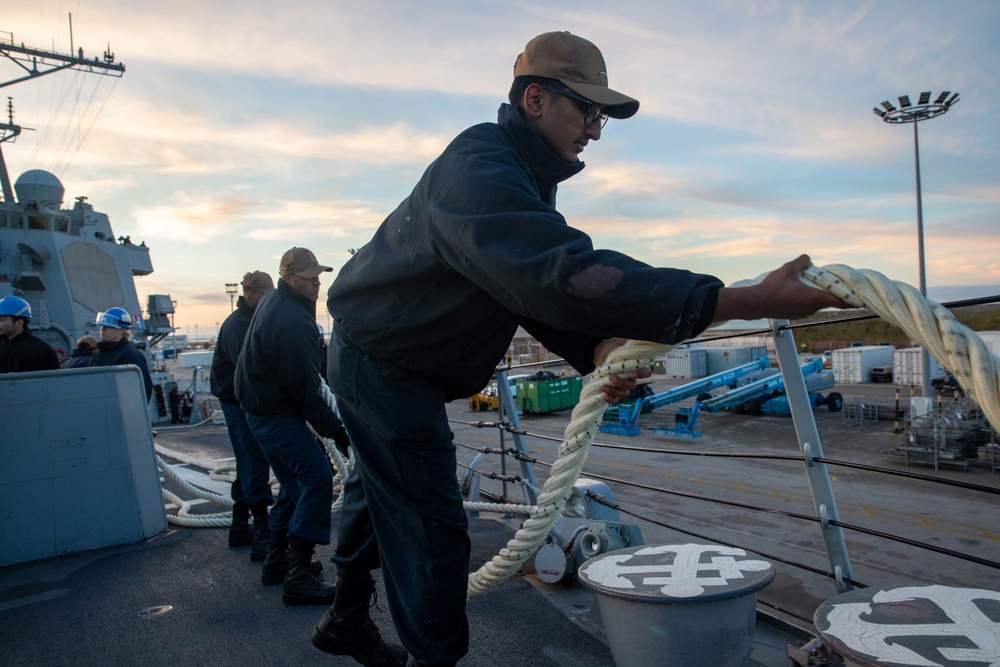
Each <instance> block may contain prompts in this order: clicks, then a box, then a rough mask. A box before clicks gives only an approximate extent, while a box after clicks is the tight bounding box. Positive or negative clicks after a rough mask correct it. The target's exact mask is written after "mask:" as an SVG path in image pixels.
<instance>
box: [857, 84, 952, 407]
mask: <svg viewBox="0 0 1000 667" xmlns="http://www.w3.org/2000/svg"><path fill="white" fill-rule="evenodd" d="M898 99H899V108H898V109H897V108H896V107H894V106H893V105H892V102H889V101H888V100H886V101H885V102H882V105H881V106H882V108H881V109H880V108H878V107H875V108H874V109H872V111H873V112H874V113H875V115H876V116H878V117H879V118H881V119H882V120H884V121H885V122H887V123H890V124H893V125H898V124H901V123H913V158H914V163H915V165H916V173H917V255H918V260H917V261H918V263H919V271H920V294H922V295H923V296H924V297H926V296H927V274H926V271H925V270H924V206H923V201H922V198H921V193H920V142H919V140H918V138H917V124H918V123H919V122H920V121H922V120H927V119H929V118H934V117H936V116H942V115H944V114H945V113H947V112H948V109H950V108H951V106H952V105H953V104H955V103H956V102H958V93H952V92H951V91H950V90H946V91H945V92H943V93H941V94H940V95H938V96H937V99H935V100H934V101H933V102H931V92H930V91H926V92H923V93H920V97H919V98H918V100H917V103H916V104H913V103H912V102H911V101H910V96H909V95H900V96H899V98H898ZM930 362H931V355H930V353H929V352H928V351H927V348H926V347H925V348H924V358H923V366H924V367H923V378H922V381H923V384H924V386H923V393H924V398H926V399H928V401H929V400H930V395H931V363H930ZM927 407H928V409H929V408H930V406H929V405H928V406H927Z"/></svg>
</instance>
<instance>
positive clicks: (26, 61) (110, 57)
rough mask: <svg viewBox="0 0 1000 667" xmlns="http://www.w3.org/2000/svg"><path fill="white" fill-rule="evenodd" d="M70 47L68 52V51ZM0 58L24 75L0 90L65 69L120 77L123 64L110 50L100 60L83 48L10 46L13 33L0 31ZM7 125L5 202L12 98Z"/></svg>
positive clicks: (1, 176)
mask: <svg viewBox="0 0 1000 667" xmlns="http://www.w3.org/2000/svg"><path fill="white" fill-rule="evenodd" d="M69 20H70V35H72V34H73V15H72V14H70V17H69ZM72 49H73V47H72V44H71V45H70V50H71V51H72ZM0 56H3V57H4V58H8V59H9V60H10V61H11V62H13V63H15V64H16V65H17V66H18V67H20V68H21V69H22V70H24V71H25V72H26V74H25V75H24V76H19V77H17V78H14V79H11V80H10V81H0V88H3V87H5V86H10V85H13V84H15V83H20V82H21V81H28V80H29V79H34V78H37V77H40V76H45V75H46V74H52V73H53V72H61V71H62V70H65V69H74V70H78V71H82V72H89V73H91V74H101V75H103V76H113V77H116V78H120V77H121V76H122V75H124V74H125V65H124V64H123V63H119V62H115V54H114V52H113V51H111V47H110V46H109V47H108V49H107V50H106V51H105V52H104V55H103V57H101V58H98V57H96V56H95V57H93V58H85V57H84V55H83V49H82V48H80V49H78V50H77V54H76V55H72V54H71V53H69V54H66V53H57V52H55V51H45V50H43V49H35V48H31V47H27V46H25V45H24V43H23V42H22V43H21V44H20V45H18V44H15V43H14V33H12V32H6V31H0ZM7 119H8V122H7V123H0V190H2V193H3V199H4V201H6V202H12V201H14V192H13V190H12V189H11V185H10V176H9V175H8V174H7V165H6V163H5V162H4V159H3V142H5V141H13V140H14V139H16V138H17V135H19V134H20V133H21V127H20V126H18V125H15V124H14V106H13V102H12V99H11V98H10V97H8V98H7Z"/></svg>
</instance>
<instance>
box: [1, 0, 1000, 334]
mask: <svg viewBox="0 0 1000 667" xmlns="http://www.w3.org/2000/svg"><path fill="white" fill-rule="evenodd" d="M68 14H72V25H73V36H72V39H73V47H72V48H73V50H75V49H78V48H82V49H83V50H84V54H85V56H87V57H92V56H101V55H102V54H103V52H104V51H105V49H107V48H109V46H110V48H111V50H112V51H113V52H114V54H115V57H116V59H117V60H118V61H120V62H122V63H124V64H125V66H126V68H127V71H126V73H125V75H124V77H122V78H120V79H118V78H111V77H103V76H96V75H89V74H83V73H76V72H60V73H56V74H50V75H48V76H44V77H38V78H36V79H34V80H31V81H27V82H24V83H18V84H16V85H13V86H9V87H6V88H4V89H3V91H2V92H3V95H4V97H7V96H10V97H13V105H14V109H15V122H17V123H18V124H20V125H22V126H24V127H25V128H34V129H33V131H28V130H26V131H25V132H24V133H23V134H22V135H21V136H20V137H19V138H18V140H17V142H16V143H14V144H4V147H3V149H4V156H5V158H6V162H7V167H8V170H9V171H10V173H11V176H12V178H13V179H16V178H17V176H18V175H19V174H21V173H22V172H24V171H26V170H28V169H46V170H48V171H51V172H53V173H54V174H56V176H58V177H59V178H60V180H61V181H62V182H63V185H64V186H65V188H66V201H67V202H69V203H72V201H73V199H74V198H75V197H77V196H81V195H83V196H87V197H88V201H89V202H90V203H91V204H93V205H94V207H95V208H96V209H97V210H100V211H104V212H106V213H108V214H109V215H110V216H111V222H112V225H113V227H114V230H115V232H116V234H118V235H129V236H131V237H132V239H133V240H134V241H135V242H139V241H140V240H142V241H145V242H146V244H147V245H149V246H150V247H151V253H152V259H153V266H154V268H155V272H154V273H153V274H152V275H150V276H146V277H143V278H139V279H137V281H136V284H137V289H138V291H139V293H140V300H141V301H142V302H143V303H145V295H146V294H159V293H169V294H171V296H172V298H174V299H175V300H177V302H178V312H177V315H176V320H175V323H176V325H177V326H178V328H180V329H181V332H184V327H188V328H189V330H190V328H191V327H194V326H195V325H198V326H199V328H200V331H201V332H203V333H204V332H208V331H212V330H214V329H215V326H216V323H217V322H221V321H222V320H223V319H224V318H225V317H226V315H227V314H228V313H229V307H230V300H229V297H228V296H227V295H226V293H225V283H227V282H238V281H239V279H240V277H241V276H242V275H243V273H245V272H246V271H248V270H253V269H261V270H265V271H267V272H269V273H271V274H272V275H273V276H275V277H277V265H278V259H279V258H280V256H281V254H282V253H283V252H284V251H285V250H286V249H288V248H289V247H291V246H293V245H297V246H305V247H308V248H310V249H312V250H313V251H314V252H315V253H316V254H317V256H318V257H319V259H320V261H321V262H323V263H325V264H328V265H330V266H332V267H334V270H337V269H339V268H340V266H342V265H343V263H344V262H346V261H347V259H348V258H349V257H350V254H349V249H351V248H357V247H360V246H361V245H363V244H364V243H365V242H366V241H367V240H368V238H369V237H370V236H371V234H372V232H373V231H374V229H375V228H376V227H377V226H378V224H379V223H380V222H381V221H382V219H383V218H384V217H385V216H386V215H387V214H388V213H389V212H390V211H391V210H392V209H393V208H395V206H396V204H398V202H399V201H400V200H401V199H402V198H404V197H405V196H406V195H407V194H408V193H409V191H410V189H411V188H412V187H413V185H414V184H415V183H416V181H417V179H418V178H419V176H420V174H421V173H422V172H423V170H424V168H425V167H426V166H427V164H428V163H429V162H430V161H431V160H433V159H434V158H435V157H436V156H437V154H438V153H439V152H440V151H441V150H442V149H443V148H444V147H445V145H446V144H447V143H448V142H449V141H450V140H451V139H452V137H453V136H454V135H456V134H457V133H459V132H460V131H462V130H463V129H465V128H466V127H468V126H469V125H472V124H475V123H478V122H484V121H492V120H495V119H496V110H497V108H498V106H499V105H500V103H501V102H503V101H504V100H505V98H506V92H507V89H508V87H509V85H510V79H511V72H512V66H513V61H514V58H515V56H516V55H517V54H518V53H519V52H520V51H521V49H522V48H523V46H524V44H525V43H526V42H527V41H528V40H529V39H530V38H531V37H533V36H535V35H536V34H539V33H542V32H548V31H551V30H569V31H571V32H573V33H576V34H579V35H582V36H584V37H586V38H588V39H590V40H591V41H593V42H594V43H596V44H597V45H598V46H599V47H600V49H601V51H602V52H603V53H604V56H605V59H606V61H607V64H608V70H609V72H608V73H609V78H610V83H611V86H612V87H613V88H615V89H617V90H620V91H622V92H625V93H626V94H629V95H631V96H633V97H635V98H637V99H639V100H640V102H641V108H640V111H639V113H638V115H636V116H635V117H634V118H632V119H630V120H627V121H615V120H612V121H610V122H609V123H608V125H607V127H606V128H605V130H604V132H603V136H602V137H601V140H600V141H598V142H593V143H591V145H590V146H588V147H587V150H586V151H585V152H584V154H583V155H582V156H581V157H582V159H583V160H584V161H585V162H586V163H587V168H586V169H585V170H584V171H583V172H582V173H581V174H580V175H578V176H576V177H574V178H573V179H570V180H569V181H567V182H566V183H564V184H563V185H562V186H560V191H559V209H560V210H561V211H562V212H563V214H564V215H565V216H566V218H567V220H568V221H569V223H570V224H572V225H574V226H576V227H579V228H581V229H583V230H585V231H586V232H588V233H589V234H591V236H592V237H593V238H594V241H595V244H596V245H597V246H598V247H610V248H614V249H616V250H621V251H623V252H626V253H629V254H631V255H633V256H635V257H637V258H638V259H641V260H643V261H645V262H648V263H650V264H653V265H658V266H676V267H680V268H686V269H690V270H693V271H698V272H703V273H711V274H714V275H717V276H719V277H720V278H721V279H723V280H724V281H726V282H727V283H730V282H735V281H737V280H741V279H745V278H752V277H755V276H757V275H759V274H760V273H762V272H764V271H768V270H770V269H773V268H775V267H776V266H778V265H780V264H781V263H783V262H785V261H787V260H788V259H791V258H792V257H794V256H796V255H798V254H799V253H802V252H805V253H808V254H810V255H811V256H812V258H813V261H814V263H816V264H818V265H825V264H833V263H839V264H848V265H850V266H854V267H856V268H869V269H875V270H877V271H880V272H882V273H884V274H886V275H887V276H888V277H890V278H891V279H893V280H899V281H902V282H906V283H909V284H912V285H917V284H918V280H919V278H918V269H917V266H918V262H917V233H916V195H915V174H914V150H913V149H914V136H913V126H912V125H910V124H907V125H889V124H886V123H884V122H882V121H881V120H880V119H879V118H878V117H877V116H875V115H874V114H873V113H872V108H873V107H874V106H877V105H879V104H880V103H881V102H882V101H883V100H890V101H892V102H893V103H894V104H896V105H897V106H898V102H897V100H896V98H897V97H898V96H899V95H904V94H908V95H910V97H911V98H913V99H914V100H916V97H917V96H918V95H919V93H920V92H922V91H932V93H933V97H934V98H936V97H937V95H938V94H939V93H940V92H942V91H945V90H948V91H953V92H956V91H957V92H959V93H960V100H959V102H958V103H956V104H955V105H954V106H953V107H952V108H951V109H950V110H949V112H948V113H947V114H945V115H944V116H941V117H939V118H935V119H932V120H929V121H927V122H923V123H920V125H919V128H918V129H919V142H920V170H921V179H922V191H923V212H924V234H925V244H926V271H927V283H928V285H929V289H930V295H931V297H932V298H935V299H937V300H940V301H948V300H952V299H959V298H969V297H975V296H985V295H992V294H998V293H1000V136H998V135H1000V123H998V122H997V119H996V118H995V117H994V116H992V114H995V113H997V112H998V111H1000V86H998V81H997V78H998V76H1000V69H998V64H1000V39H998V35H1000V2H996V0H962V1H961V2H948V3H946V2H931V1H929V0H878V1H874V0H872V1H867V2H866V1H850V2H848V1H844V0H830V1H828V2H812V1H809V2H792V1H791V0H788V1H780V0H767V1H765V0H761V1H754V0H717V1H712V0H706V1H702V2H682V1H680V0H649V1H629V0H622V1H621V2H617V3H597V4H594V3H579V2H564V1H562V0H553V1H551V2H522V1H520V0H507V1H506V2H494V1H492V0H481V1H477V2H469V1H468V0H447V1H443V2H437V1H434V0H427V1H426V2H420V3H417V2H405V1H403V0H398V1H389V0H366V2H343V1H341V0H324V1H320V0H289V1H288V2H285V3H280V4H276V3H274V2H265V1H262V0H243V1H242V2H240V3H220V2H204V1H203V0H172V1H171V2H160V1H158V2H153V1H151V0H132V1H130V2H127V3H123V2H113V1H111V0H87V1H86V2H83V1H82V0H77V1H75V2H67V1H61V2H50V1H45V2H38V1H34V0H0V40H5V41H9V40H10V39H11V38H13V40H14V42H15V43H18V44H20V43H24V44H25V45H26V46H31V47H36V48H42V49H46V50H54V51H58V52H62V53H69V52H70V50H71V47H70V29H69V19H68V17H67V15H68ZM20 73H21V70H19V69H18V68H17V66H16V65H14V64H12V63H11V62H10V61H8V60H7V59H0V82H3V81H7V80H9V79H11V78H15V77H16V76H18V75H19V74H20ZM3 101H4V102H6V100H3ZM991 109H992V110H993V111H991ZM990 118H993V120H990ZM332 275H333V274H324V277H323V280H324V287H323V290H324V292H325V289H326V287H327V286H328V284H329V282H330V280H331V278H332ZM326 318H327V315H326V313H325V307H323V308H320V316H319V319H320V323H321V324H327V323H328V320H327V319H326ZM191 333H193V331H192V332H191Z"/></svg>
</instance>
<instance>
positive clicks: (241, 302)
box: [236, 296, 260, 315]
mask: <svg viewBox="0 0 1000 667" xmlns="http://www.w3.org/2000/svg"><path fill="white" fill-rule="evenodd" d="M257 303H260V301H258V302H257ZM236 310H239V311H241V312H244V313H246V314H247V315H253V311H254V310H256V308H253V307H251V306H250V304H249V303H247V300H246V297H242V296H241V297H237V298H236Z"/></svg>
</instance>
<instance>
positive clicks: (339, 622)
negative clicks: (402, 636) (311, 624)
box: [312, 570, 407, 667]
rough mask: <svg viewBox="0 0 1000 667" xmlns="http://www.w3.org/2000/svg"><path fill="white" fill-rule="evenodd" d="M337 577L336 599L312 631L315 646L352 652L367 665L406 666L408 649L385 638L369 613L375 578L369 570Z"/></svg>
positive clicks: (333, 652)
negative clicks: (373, 578)
mask: <svg viewBox="0 0 1000 667" xmlns="http://www.w3.org/2000/svg"><path fill="white" fill-rule="evenodd" d="M339 575H340V576H339V577H338V578H337V599H336V600H334V602H333V605H331V606H330V608H329V609H327V610H326V613H325V614H323V618H321V619H320V621H319V623H318V624H317V625H316V628H315V629H314V630H313V632H312V643H313V646H315V647H316V648H318V649H319V650H321V651H325V652H326V653H332V654H334V655H349V656H351V657H352V658H354V659H355V660H357V661H358V662H360V663H361V664H362V665H365V666H366V667H404V665H406V658H407V653H406V649H404V648H403V647H402V646H398V645H396V644H390V643H388V642H386V641H385V640H384V639H382V636H381V635H380V634H379V631H378V628H377V627H376V626H375V623H374V622H372V619H371V617H369V616H368V606H369V602H370V601H371V599H372V596H373V595H374V594H375V582H374V581H373V580H372V576H371V574H370V573H368V572H364V573H360V574H358V573H352V574H348V575H347V576H345V574H344V572H343V571H342V570H341V571H340V573H339Z"/></svg>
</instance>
